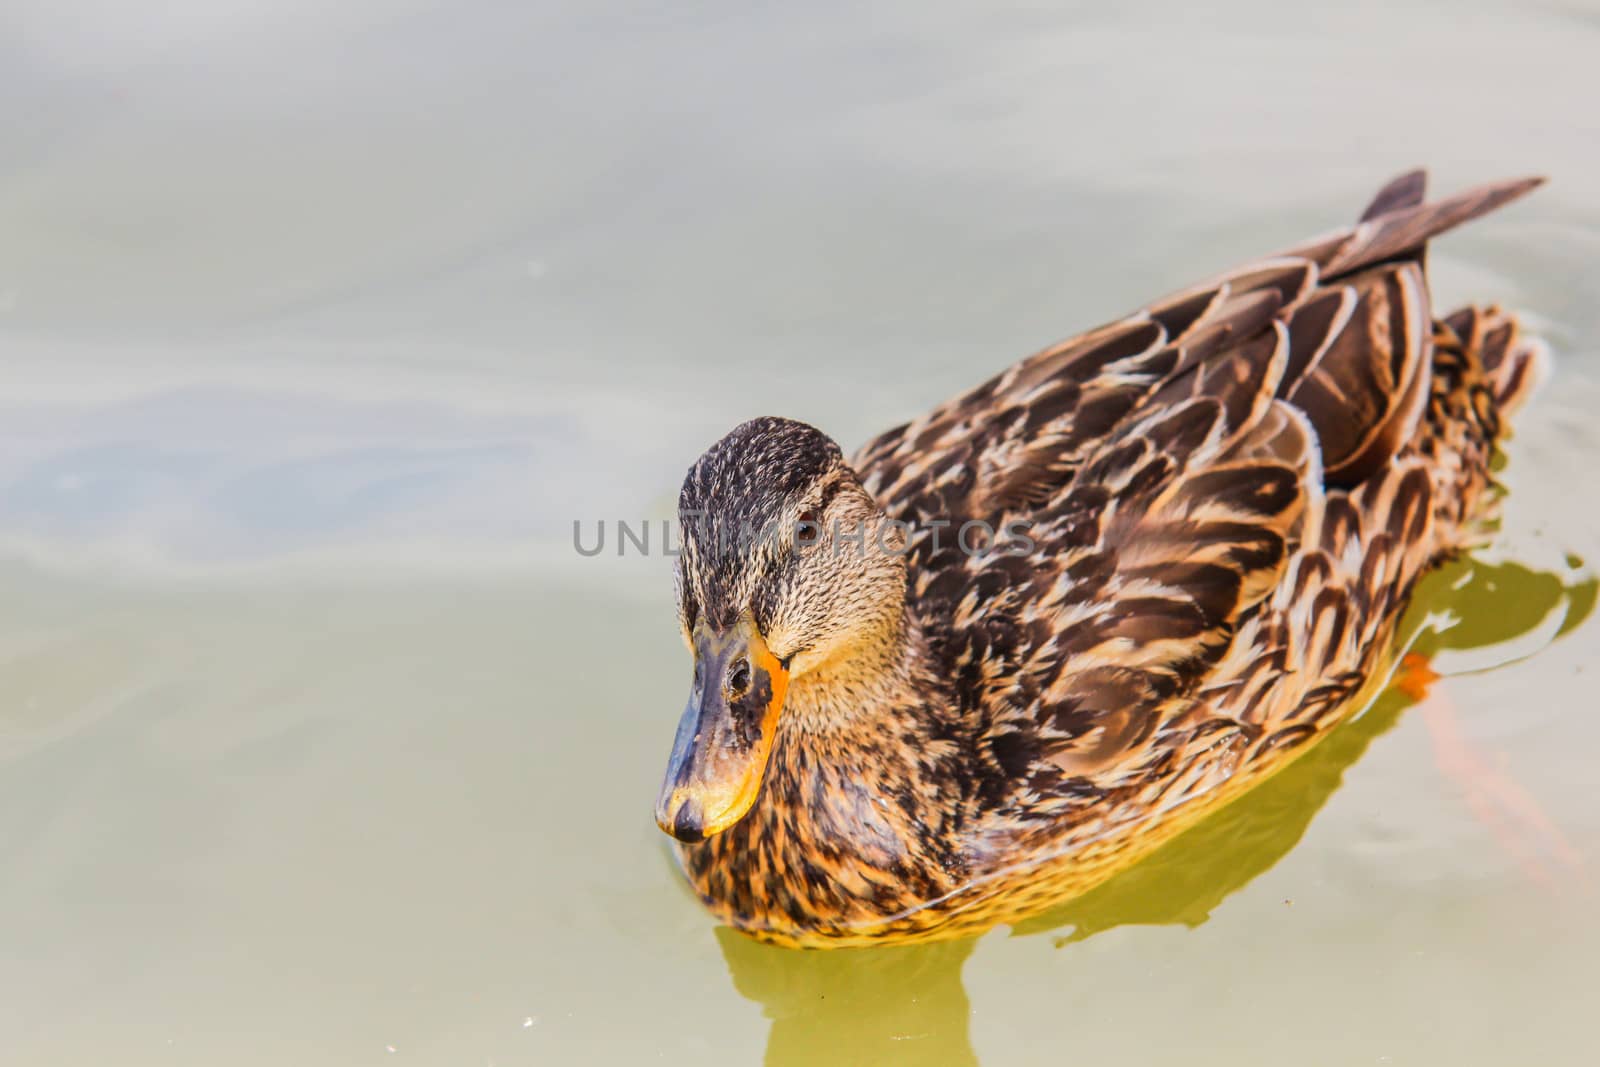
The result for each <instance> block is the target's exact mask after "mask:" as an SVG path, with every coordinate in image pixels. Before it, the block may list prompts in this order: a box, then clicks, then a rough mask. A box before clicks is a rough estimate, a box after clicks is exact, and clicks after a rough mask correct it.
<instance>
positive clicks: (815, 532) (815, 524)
mask: <svg viewBox="0 0 1600 1067" xmlns="http://www.w3.org/2000/svg"><path fill="white" fill-rule="evenodd" d="M794 539H795V543H796V544H799V545H804V546H808V547H809V546H810V545H814V544H816V543H817V542H818V541H819V540H821V539H822V523H821V521H819V520H818V518H817V513H816V512H815V511H809V510H808V511H802V512H801V513H800V521H799V522H798V523H797V524H796V526H795V532H794Z"/></svg>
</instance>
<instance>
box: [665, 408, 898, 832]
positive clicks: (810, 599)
mask: <svg viewBox="0 0 1600 1067" xmlns="http://www.w3.org/2000/svg"><path fill="white" fill-rule="evenodd" d="M678 517H679V523H680V526H681V528H682V531H683V545H682V551H681V553H680V555H679V557H678V566H677V576H676V592H677V603H678V621H679V624H680V625H681V627H682V630H683V638H684V642H685V643H686V644H687V645H688V647H689V651H690V653H691V654H692V655H693V656H694V680H693V682H692V683H691V685H690V689H689V699H688V704H687V706H686V707H685V708H684V711H683V716H682V718H681V719H680V720H679V722H678V732H677V737H676V739H675V740H674V742H673V745H672V754H671V756H670V757H669V758H668V760H667V772H666V776H665V778H664V780H663V781H662V783H661V793H660V795H659V797H658V798H657V799H656V808H655V816H656V824H657V825H658V826H660V827H661V829H662V830H663V831H665V832H666V833H668V834H671V835H672V836H673V837H675V838H677V839H678V840H680V841H685V842H694V841H701V840H704V839H705V838H707V837H710V836H712V835H714V834H718V833H721V832H722V831H724V830H726V829H728V827H730V826H732V825H734V824H735V823H737V822H738V821H739V820H740V819H741V818H743V817H744V815H745V813H746V812H748V811H749V810H750V807H751V805H753V804H754V803H755V801H756V798H757V797H758V796H759V795H760V792H761V786H762V781H763V778H764V776H765V773H766V769H767V763H768V758H769V757H770V756H771V754H772V750H773V745H774V743H775V742H776V740H777V738H778V735H779V732H780V726H781V724H782V723H783V721H784V717H785V703H786V700H788V698H789V696H790V694H791V691H792V690H795V689H796V687H803V686H805V685H807V684H808V683H809V682H811V681H814V680H816V679H818V678H820V677H821V676H822V674H823V669H824V668H826V667H829V666H830V665H833V664H836V663H838V662H840V661H841V660H843V659H845V658H847V657H849V656H850V655H851V654H852V653H855V652H857V651H859V650H860V649H862V648H863V647H870V646H873V645H880V646H881V645H882V644H883V643H884V642H885V641H887V640H892V637H893V635H894V634H895V633H896V632H897V630H898V627H899V624H900V619H901V617H902V614H903V609H904V603H905V582H906V567H905V558H904V555H905V544H906V542H905V535H904V532H903V529H902V528H900V527H897V526H896V524H894V523H892V522H889V521H888V520H887V519H886V517H885V516H884V515H883V513H882V511H880V510H879V508H878V506H877V504H876V503H875V502H874V501H873V499H872V497H871V496H870V495H869V494H868V493H867V491H866V490H865V489H864V488H862V485H861V481H860V479H859V478H857V476H856V474H855V472H854V471H853V470H852V469H851V468H850V466H849V464H847V463H846V462H845V459H844V454H843V453H842V452H841V451H840V449H839V446H838V445H836V444H835V443H834V442H833V441H832V440H831V439H830V438H829V437H828V436H827V435H825V434H823V433H822V432H820V431H818V430H816V429H814V428H813V427H810V426H807V425H806V424H805V423H801V422H794V421H791V420H788V419H778V418H762V419H754V420H752V421H750V422H747V423H745V424H743V425H742V426H739V427H738V428H737V429H735V430H734V431H733V432H732V433H730V434H728V435H727V436H726V437H724V438H723V439H722V440H720V441H718V442H717V443H716V444H714V445H712V446H711V448H710V449H708V450H707V451H706V453H705V455H703V456H701V457H700V459H699V460H697V461H696V462H695V464H694V466H693V467H691V468H690V469H689V473H688V475H687V476H686V477H685V478H684V482H683V490H682V492H681V493H680V494H679V497H678Z"/></svg>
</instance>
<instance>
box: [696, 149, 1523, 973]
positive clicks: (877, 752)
mask: <svg viewBox="0 0 1600 1067" xmlns="http://www.w3.org/2000/svg"><path fill="white" fill-rule="evenodd" d="M1535 184H1537V182H1533V181H1523V182H1508V183H1502V184H1499V185H1492V186H1486V187H1484V188H1482V189H1478V190H1473V191H1471V192H1468V193H1465V194H1461V195H1459V196H1456V197H1452V198H1450V199H1448V200H1444V201H1441V202H1439V203H1437V204H1432V205H1424V204H1423V203H1422V202H1421V201H1422V187H1423V181H1422V177H1421V175H1420V173H1413V174H1409V175H1403V176H1402V177H1401V178H1399V179H1396V181H1395V182H1392V183H1391V184H1390V185H1389V186H1386V187H1385V189H1384V190H1383V191H1382V192H1381V193H1380V194H1379V196H1378V198H1377V199H1376V200H1375V201H1374V203H1373V205H1372V207H1371V208H1369V210H1368V212H1367V214H1366V215H1364V216H1363V219H1362V221H1361V222H1360V223H1358V224H1357V225H1356V226H1354V227H1352V228H1350V229H1348V230H1343V231H1340V232H1338V233H1336V234H1332V235H1329V236H1327V237H1323V238H1319V239H1317V240H1315V241H1312V242H1308V243H1307V244H1305V245H1303V246H1301V247H1299V248H1297V249H1295V250H1292V251H1290V252H1288V253H1285V254H1283V255H1280V256H1276V257H1271V258H1269V259H1266V260H1263V261H1260V262H1258V263H1254V264H1250V265H1247V266H1245V267H1243V268H1240V269H1239V270H1236V271H1233V272H1230V273H1229V274H1227V275H1224V276H1223V277H1221V278H1219V279H1217V280H1214V281H1212V282H1210V283H1207V284H1205V285H1203V286H1198V287H1196V288H1193V289H1190V290H1185V291H1183V292H1181V293H1178V294H1176V295H1174V296H1172V297H1169V298H1167V299H1165V300H1162V301H1158V302H1156V303H1155V304H1152V305H1151V306H1150V307H1148V308H1146V309H1145V310H1143V311H1141V312H1139V313H1137V314H1135V315H1133V316H1130V317H1128V318H1126V319H1123V320H1120V321H1119V322H1116V323H1112V324H1110V325H1107V326H1104V327H1101V328H1099V329H1097V330H1093V331H1090V332H1089V333H1087V334H1084V335H1082V336H1081V337H1078V338H1074V339H1072V340H1070V341H1067V342H1065V343H1063V344H1060V345H1057V346H1054V347H1052V348H1050V349H1047V350H1045V351H1044V352H1041V353H1039V354H1037V355H1035V356H1032V357H1030V358H1028V359H1026V360H1023V361H1022V362H1021V363H1018V364H1017V365H1015V366H1014V367H1012V368H1010V369H1009V370H1007V371H1006V372H1004V373H1003V374H1001V375H999V376H998V377H996V378H994V379H991V380H990V381H988V382H986V383H985V384H983V385H981V386H979V387H978V388H977V389H975V390H972V391H971V392H969V393H967V394H965V395H963V396H961V397H959V398H957V399H955V400H953V401H951V402H950V403H948V404H945V405H943V406H941V407H940V408H938V409H936V410H935V411H933V412H932V413H930V414H929V415H927V416H925V417H924V418H922V419H919V420H917V421H915V422H912V423H910V424H908V425H906V426H902V427H899V428H897V429H895V430H891V431H889V432H888V433H886V434H884V435H882V436H881V437H879V438H877V439H876V440H874V441H872V442H870V443H868V444H867V445H866V446H865V447H864V448H862V449H861V451H860V452H859V453H858V454H857V455H856V456H855V457H854V462H853V466H854V469H855V471H856V472H857V473H858V474H859V476H860V479H861V482H862V484H863V485H864V486H865V488H866V489H867V491H868V492H870V493H871V494H872V495H873V497H875V498H876V500H877V502H878V504H879V505H880V506H881V507H882V509H883V510H884V512H885V513H886V514H887V515H888V516H889V517H890V518H893V519H898V520H903V521H907V522H911V523H913V524H915V526H914V530H913V533H912V535H911V540H910V544H909V554H908V556H907V560H906V571H907V591H906V605H905V620H904V624H903V626H902V627H900V628H899V630H898V631H897V632H895V633H893V634H891V635H889V636H887V637H886V638H885V642H886V645H885V647H884V648H883V649H882V650H880V651H881V654H880V655H878V656H877V657H876V658H873V657H870V656H869V657H867V659H865V660H863V661H862V662H860V663H856V664H854V665H847V666H845V667H840V668H838V669H835V670H833V671H831V672H822V673H820V674H819V675H818V676H816V677H811V678H808V679H805V680H804V684H799V683H797V684H796V685H795V686H794V687H793V688H792V689H791V692H790V698H789V699H790V704H791V705H792V706H791V707H790V708H789V709H788V710H786V712H785V714H784V716H783V719H782V721H781V723H780V726H779V734H778V740H777V742H776V744H775V746H774V749H773V756H772V762H771V766H770V768H769V771H768V775H767V779H766V783H765V785H764V787H763V790H762V793H761V796H760V797H759V799H758V800H757V802H756V805H755V807H754V808H753V809H752V810H751V812H750V813H749V815H748V816H746V818H745V819H744V820H743V821H741V822H740V823H738V824H736V825H735V826H734V827H733V828H732V829H730V830H728V831H727V832H725V833H724V834H722V835H720V836H718V837H716V838H713V839H711V840H709V841H706V842H704V843H702V844H696V845H687V846H680V848H681V855H682V858H683V861H684V864H685V868H686V870H687V872H688V874H689V876H690V879H691V881H692V882H693V884H694V885H695V887H696V889H697V890H698V892H699V893H700V895H701V896H702V897H703V899H704V900H705V901H706V903H707V904H708V906H710V907H711V908H712V910H713V911H714V912H715V913H716V914H717V915H718V916H719V917H721V918H722V919H723V920H724V921H726V922H728V923H729V924H730V925H733V926H735V927H738V928H740V929H742V930H745V931H747V932H749V933H752V934H754V935H756V936H758V937H762V938H764V939H767V940H772V941H777V942H780V943H785V944H795V945H831V944H850V943H862V942H870V941H881V940H886V939H892V940H910V939H923V938H933V937H948V936H956V935H959V934H962V933H968V932H972V931H975V930H979V929H982V928H985V927H987V926H990V925H993V924H994V923H997V922H1003V921H1009V920H1013V919H1016V918H1019V917H1021V916H1023V915H1026V914H1028V913H1030V912H1031V911H1034V910H1036V909H1038V908H1040V907H1043V906H1045V905H1048V904H1050V903H1052V902H1054V901H1056V900H1059V899H1060V898H1062V897H1064V896H1066V895H1070V894H1072V893H1076V892H1080V891H1082V890H1085V889H1087V888H1089V887H1091V886H1092V885H1094V884H1096V883H1098V882H1099V881H1101V880H1103V879H1104V878H1105V877H1107V876H1109V875H1110V874H1111V873H1114V872H1115V871H1116V870H1118V869H1120V868H1121V867H1123V866H1125V865H1126V864H1127V863H1130V862H1132V861H1133V860H1134V859H1136V858H1138V857H1139V856H1141V855H1143V854H1144V853H1146V852H1148V851H1149V850H1150V849H1152V848H1154V847H1155V846H1156V845H1158V844H1160V843H1161V842H1162V841H1164V840H1166V839H1167V838H1169V837H1170V836H1172V835H1173V834H1174V833H1176V832H1178V831H1179V830H1181V829H1183V828H1184V827H1186V826H1188V825H1190V824H1192V823H1193V822H1194V821H1195V820H1196V819H1197V818H1199V817H1200V816H1201V815H1203V814H1205V813H1206V812H1208V811H1210V810H1212V809H1213V808H1214V807H1215V806H1216V805H1218V804H1220V803H1223V802H1225V801H1226V800H1228V799H1230V798H1232V797H1234V796H1237V795H1238V794H1239V793H1240V792H1241V791H1242V790H1243V789H1245V788H1247V787H1248V786H1249V785H1250V784H1251V783H1253V782H1255V781H1258V780H1260V779H1261V778H1262V777H1264V776H1266V775H1267V774H1270V773H1272V772H1273V771H1275V770H1277V769H1279V768H1280V767H1282V766H1283V765H1285V764H1286V763H1287V762H1288V761H1289V760H1290V759H1291V758H1292V757H1293V756H1294V755H1295V754H1297V753H1299V752H1301V751H1303V750H1304V749H1305V748H1306V746H1308V745H1309V744H1311V743H1312V742H1314V741H1315V740H1316V739H1318V738H1319V737H1321V736H1323V735H1325V734H1326V733H1327V731H1328V729H1329V728H1330V727H1331V726H1333V725H1334V724H1335V723H1337V722H1338V721H1340V720H1341V719H1342V718H1343V717H1344V716H1345V715H1347V714H1348V713H1350V712H1351V711H1353V710H1355V709H1357V708H1358V707H1359V706H1360V705H1361V703H1362V700H1363V698H1364V697H1365V695H1366V694H1368V693H1370V692H1371V690H1372V687H1373V685H1374V684H1375V682H1376V681H1377V680H1379V679H1381V678H1382V677H1383V676H1384V674H1385V673H1386V671H1387V668H1388V653H1389V647H1390V643H1391V638H1392V635H1393V630H1394V627H1395V624H1396V622H1397V621H1398V619H1399V617H1400V614H1401V612H1402V610H1403V609H1404V607H1405V604H1406V601H1407V598H1408V596H1409V594H1410V591H1411V589H1412V586H1413V585H1414V583H1415V582H1416V580H1417V578H1418V577H1419V576H1420V575H1421V574H1423V573H1424V572H1425V571H1426V570H1427V569H1428V568H1429V567H1431V566H1432V565H1434V564H1435V563H1437V562H1439V561H1440V560H1441V559H1443V558H1445V557H1448V556H1449V555H1451V554H1452V553H1455V552H1458V551H1461V550H1462V549H1464V548H1466V547H1469V546H1470V545H1472V544H1473V543H1475V542H1476V541H1477V540H1478V539H1479V538H1480V537H1481V534H1482V530H1483V529H1484V526H1485V521H1486V519H1488V518H1489V517H1490V512H1491V494H1492V481H1491V477H1490V473H1489V461H1490V457H1491V454H1492V452H1493V448H1494V443H1495V441H1496V439H1497V437H1498V435H1499V433H1500V430H1501V419H1500V414H1501V412H1502V411H1504V410H1507V409H1509V408H1510V407H1511V406H1514V404H1515V403H1516V402H1517V401H1518V400H1520V398H1521V396H1522V395H1523V394H1524V393H1525V392H1526V390H1527V387H1528V385H1529V384H1530V382H1531V381H1532V379H1533V377H1534V375H1533V369H1534V367H1535V362H1534V359H1533V356H1534V355H1535V351H1534V350H1533V349H1532V348H1530V347H1529V346H1528V345H1526V344H1525V343H1523V342H1522V341H1521V340H1520V339H1519V337H1518V335H1517V332H1516V325H1515V322H1514V320H1512V319H1510V318H1509V317H1507V316H1505V315H1504V314H1502V313H1500V312H1499V311H1497V310H1493V309H1490V310H1478V309H1471V308H1469V309H1466V310H1464V311H1461V312H1458V313H1456V314H1455V315H1452V316H1450V317H1449V318H1447V319H1445V320H1443V321H1436V320H1435V319H1434V318H1433V313H1432V310H1431V307H1430V305H1429V294H1428V288H1427V283H1426V278H1425V276H1424V272H1423V266H1422V251H1423V248H1424V246H1425V243H1426V240H1427V239H1428V238H1429V237H1431V236H1433V235H1435V234H1437V233H1439V232H1441V231H1443V230H1444V229H1447V228H1449V227H1452V226H1454V225H1457V224H1459V223H1461V222H1464V221H1466V220H1468V219H1470V218H1473V217H1475V216H1476V215H1478V214H1481V213H1483V212H1485V211H1488V210H1490V209H1492V208H1494V207H1496V206H1499V205H1500V204H1502V203H1505V202H1506V201H1507V200H1509V199H1512V198H1513V197H1515V196H1517V195H1520V194H1521V193H1523V192H1526V191H1527V190H1528V189H1530V188H1532V187H1533V186H1534V185H1535ZM686 491H687V489H686ZM969 519H981V520H983V521H985V522H987V523H988V524H990V525H991V526H992V527H994V528H996V529H999V528H1001V527H1003V526H1004V525H1005V524H1006V523H1007V522H1012V521H1019V522H1022V523H1025V524H1026V526H1027V529H1028V531H1029V536H1030V538H1031V541H1032V547H1031V550H1030V551H1028V552H1026V553H1025V554H1021V555H1016V554H1005V553H989V554H986V555H981V556H973V555H970V554H968V553H966V552H963V551H961V550H960V548H959V547H957V546H956V544H955V543H954V541H955V539H954V538H953V537H952V536H951V530H952V529H954V528H955V527H958V526H959V525H960V524H961V523H962V522H964V521H966V520H969ZM935 521H947V522H949V523H951V524H952V526H950V527H944V528H942V533H943V537H942V539H941V538H937V537H936V536H935V531H934V527H933V525H932V524H933V523H934V522H935ZM890 644H895V645H896V646H897V647H893V648H891V647H888V646H889V645H890ZM846 712H848V713H846Z"/></svg>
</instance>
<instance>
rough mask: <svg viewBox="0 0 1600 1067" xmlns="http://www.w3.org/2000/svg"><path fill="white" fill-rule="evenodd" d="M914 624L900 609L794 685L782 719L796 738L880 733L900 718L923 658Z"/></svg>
mask: <svg viewBox="0 0 1600 1067" xmlns="http://www.w3.org/2000/svg"><path fill="white" fill-rule="evenodd" d="M922 647H923V640H922V634H921V632H920V630H919V628H918V626H917V623H916V620H915V619H913V618H912V617H911V614H910V613H909V612H908V611H906V610H905V608H904V607H903V606H899V607H898V610H897V611H895V612H894V613H893V614H891V615H889V616H887V617H886V618H885V620H884V624H883V625H882V626H881V627H880V628H879V629H878V630H877V631H876V632H874V633H872V634H871V635H869V636H867V637H864V638H863V639H862V640H860V641H858V642H856V643H854V644H853V645H852V646H851V647H850V648H849V649H848V650H847V651H845V652H842V653H841V654H839V655H837V656H834V657H833V658H832V659H830V660H828V661H827V662H826V663H823V664H821V665H819V666H817V667H815V668H813V669H812V670H810V671H807V672H806V673H805V674H803V675H801V676H799V677H797V678H795V679H794V680H793V681H792V682H791V683H790V688H789V695H788V698H787V700H786V701H785V704H786V708H785V715H784V719H785V720H786V721H787V722H789V723H790V724H791V725H792V727H793V731H792V733H793V735H794V736H795V738H796V739H797V740H798V739H815V740H821V739H836V738H838V737H840V736H841V735H849V734H855V733H860V732H863V731H866V732H879V731H881V730H882V729H883V728H884V726H885V724H886V722H887V721H892V720H894V719H895V718H897V717H898V716H897V712H898V711H900V710H901V709H902V708H903V707H904V705H905V704H906V702H907V700H908V698H909V695H910V693H911V692H912V690H913V679H914V678H916V677H917V675H918V668H919V666H920V664H921V662H922V660H923V658H924V656H923V652H922Z"/></svg>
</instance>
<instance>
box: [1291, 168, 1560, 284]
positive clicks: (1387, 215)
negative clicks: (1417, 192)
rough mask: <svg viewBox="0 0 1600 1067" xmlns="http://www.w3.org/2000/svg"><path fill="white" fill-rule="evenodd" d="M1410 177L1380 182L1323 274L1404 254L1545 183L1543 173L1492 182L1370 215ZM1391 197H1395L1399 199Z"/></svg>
mask: <svg viewBox="0 0 1600 1067" xmlns="http://www.w3.org/2000/svg"><path fill="white" fill-rule="evenodd" d="M1413 173H1415V172H1413ZM1415 180H1417V179H1414V178H1413V177H1412V175H1405V176H1403V177H1401V178H1398V179H1396V180H1395V181H1394V182H1391V183H1390V184H1389V185H1387V186H1385V187H1384V189H1383V191H1382V192H1380V193H1379V194H1378V200H1376V201H1374V202H1373V205H1372V207H1370V208H1368V209H1367V210H1368V216H1370V217H1368V216H1363V221H1362V222H1361V223H1359V224H1358V225H1357V226H1356V227H1355V229H1354V230H1353V231H1351V232H1350V236H1349V238H1348V239H1347V240H1345V241H1344V242H1342V243H1341V244H1340V245H1339V246H1338V248H1337V249H1336V250H1334V252H1333V255H1332V256H1331V258H1329V259H1328V260H1327V261H1326V262H1325V263H1323V265H1322V266H1323V276H1324V277H1328V276H1330V275H1339V274H1349V273H1351V272H1352V271H1358V270H1360V269H1361V268H1363V267H1368V266H1371V265H1372V264H1374V263H1381V262H1383V261H1384V260H1386V259H1393V258H1395V257H1397V256H1403V255H1405V254H1406V253H1408V252H1412V251H1414V250H1416V249H1419V248H1421V247H1423V246H1424V245H1425V244H1426V243H1427V242H1428V240H1429V239H1430V238H1432V237H1437V236H1438V235H1439V234H1441V233H1444V232H1445V231H1446V230H1451V229H1454V228H1455V227H1457V226H1459V225H1461V224H1462V223H1464V222H1470V221H1472V220H1473V219H1475V218H1477V217H1478V216H1480V215H1486V214H1488V213H1489V212H1491V211H1493V210H1494V209H1495V208H1498V207H1502V206H1504V205H1506V204H1509V203H1510V202H1511V201H1513V200H1515V199H1517V198H1518V197H1520V196H1523V195H1525V194H1527V193H1530V192H1532V191H1533V190H1534V189H1537V188H1538V187H1539V186H1541V185H1543V184H1544V179H1543V178H1516V179H1512V180H1510V181H1503V182H1491V183H1490V184H1488V185H1480V186H1478V187H1477V188H1475V189H1468V190H1467V191H1466V192H1464V193H1457V194H1456V195H1455V196H1451V197H1446V198H1445V199H1443V200H1439V201H1436V202H1434V203H1432V204H1420V203H1419V204H1413V205H1411V206H1408V207H1401V208H1399V209H1398V210H1390V211H1385V212H1383V213H1381V214H1377V215H1371V212H1373V211H1374V210H1376V209H1378V208H1379V207H1380V206H1385V201H1386V197H1387V194H1389V193H1390V190H1392V189H1395V188H1396V187H1397V186H1400V187H1401V188H1402V190H1403V191H1404V192H1409V191H1410V182H1412V181H1415ZM1395 202H1398V198H1396V200H1395Z"/></svg>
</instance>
